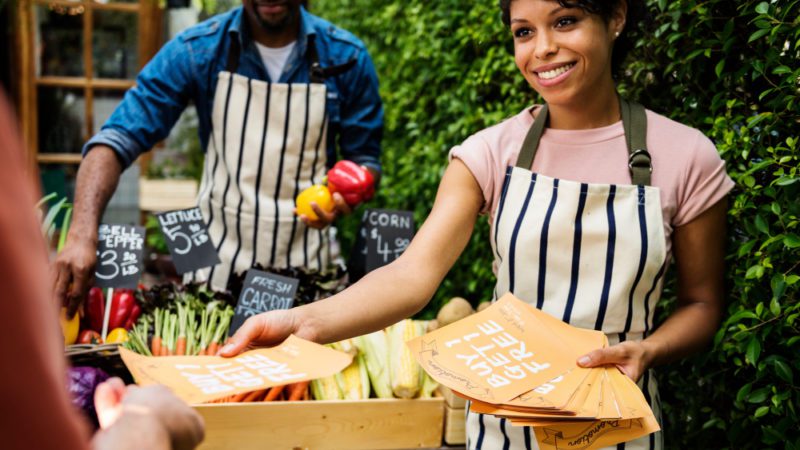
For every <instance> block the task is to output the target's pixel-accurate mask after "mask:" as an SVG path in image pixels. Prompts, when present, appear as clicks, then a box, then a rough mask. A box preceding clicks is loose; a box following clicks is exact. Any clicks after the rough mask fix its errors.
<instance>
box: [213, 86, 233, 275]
mask: <svg viewBox="0 0 800 450" xmlns="http://www.w3.org/2000/svg"><path fill="white" fill-rule="evenodd" d="M232 89H233V74H231V76H230V78H229V79H228V92H227V93H226V94H225V113H224V114H223V116H222V117H223V118H222V152H221V153H222V155H223V156H224V155H225V141H226V139H227V135H228V132H227V130H228V107H229V105H230V102H231V90H232ZM215 153H216V155H215V157H214V168H213V169H211V178H209V179H208V186H211V185H212V184H213V183H214V174H216V173H217V166H218V165H219V158H220V156H219V155H220V152H215ZM209 189H210V191H209V193H208V223H207V224H206V227H207V228H209V229H210V228H211V223H212V222H214V205H213V204H212V203H211V200H213V198H214V189H211V188H210V187H209ZM223 200H225V199H223ZM222 225H223V226H224V225H225V218H224V217H223V220H222ZM219 249H220V246H219V245H217V253H219ZM215 267H216V266H213V267H211V272H209V275H208V280H207V281H206V284H207V285H208V287H209V288H211V278H212V277H213V276H214V268H215Z"/></svg>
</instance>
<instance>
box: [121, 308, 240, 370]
mask: <svg viewBox="0 0 800 450" xmlns="http://www.w3.org/2000/svg"><path fill="white" fill-rule="evenodd" d="M232 318H233V308H232V307H230V306H228V305H226V304H224V303H222V302H219V301H210V302H208V303H207V304H205V303H203V302H201V301H200V300H198V299H197V298H195V297H193V296H191V295H188V294H184V295H182V296H181V297H180V298H179V299H177V301H176V302H174V303H172V304H170V305H169V306H167V307H164V308H155V309H154V310H153V311H152V313H151V314H148V315H145V316H143V317H141V318H140V319H139V322H138V323H137V324H136V326H134V328H133V329H132V330H131V332H130V339H129V341H128V342H127V343H126V347H127V348H128V349H130V350H133V351H135V352H137V353H140V354H142V355H147V356H173V355H216V353H217V350H218V349H219V347H220V345H221V344H222V343H223V342H224V340H225V338H226V337H227V334H228V328H229V327H230V324H231V319H232ZM151 330H152V338H148V337H149V334H150V331H151Z"/></svg>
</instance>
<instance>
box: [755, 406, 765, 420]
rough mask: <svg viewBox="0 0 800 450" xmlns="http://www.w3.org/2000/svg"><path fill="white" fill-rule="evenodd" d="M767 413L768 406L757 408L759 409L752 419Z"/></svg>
mask: <svg viewBox="0 0 800 450" xmlns="http://www.w3.org/2000/svg"><path fill="white" fill-rule="evenodd" d="M768 412H769V406H760V407H759V408H758V409H757V410H756V413H755V414H753V417H755V418H756V419H758V418H759V417H763V416H766V415H767V413H768Z"/></svg>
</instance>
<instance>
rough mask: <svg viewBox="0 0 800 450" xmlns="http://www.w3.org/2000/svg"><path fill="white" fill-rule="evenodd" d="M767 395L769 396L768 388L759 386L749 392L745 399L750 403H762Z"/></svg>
mask: <svg viewBox="0 0 800 450" xmlns="http://www.w3.org/2000/svg"><path fill="white" fill-rule="evenodd" d="M768 396H769V389H767V388H761V389H758V390H757V391H755V392H753V393H752V394H750V395H749V396H748V397H747V401H748V402H750V403H763V402H764V400H766V399H767V397H768Z"/></svg>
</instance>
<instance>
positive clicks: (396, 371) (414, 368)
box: [389, 319, 424, 398]
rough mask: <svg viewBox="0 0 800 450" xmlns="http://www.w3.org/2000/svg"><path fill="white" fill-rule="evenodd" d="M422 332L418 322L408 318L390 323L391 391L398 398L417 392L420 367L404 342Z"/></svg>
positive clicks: (415, 394)
mask: <svg viewBox="0 0 800 450" xmlns="http://www.w3.org/2000/svg"><path fill="white" fill-rule="evenodd" d="M423 334H424V330H423V327H422V326H421V325H420V323H419V322H415V321H413V320H410V319H406V320H403V321H401V322H398V323H396V324H394V325H392V327H391V329H390V330H389V354H390V367H391V374H392V392H394V395H395V396H397V397H399V398H414V397H416V396H417V394H418V393H419V389H420V371H421V369H420V367H419V363H417V361H416V359H414V355H412V354H411V350H409V348H408V346H406V342H407V341H409V340H411V339H414V338H416V337H418V336H422V335H423Z"/></svg>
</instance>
